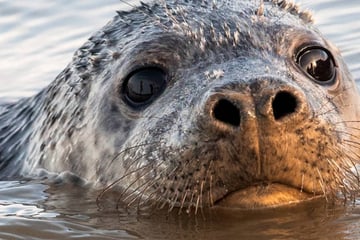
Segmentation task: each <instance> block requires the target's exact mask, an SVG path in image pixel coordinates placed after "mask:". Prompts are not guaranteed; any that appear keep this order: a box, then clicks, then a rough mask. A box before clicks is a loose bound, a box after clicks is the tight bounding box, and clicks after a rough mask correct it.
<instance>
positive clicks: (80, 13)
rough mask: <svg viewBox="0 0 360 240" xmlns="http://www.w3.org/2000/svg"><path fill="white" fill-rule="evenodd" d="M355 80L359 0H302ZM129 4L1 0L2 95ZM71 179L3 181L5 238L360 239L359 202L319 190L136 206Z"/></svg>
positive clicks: (28, 85)
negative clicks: (226, 204) (273, 201)
mask: <svg viewBox="0 0 360 240" xmlns="http://www.w3.org/2000/svg"><path fill="white" fill-rule="evenodd" d="M302 3H303V4H302V5H303V6H305V7H307V8H310V9H313V10H314V11H315V13H316V15H315V16H316V19H317V22H316V23H317V25H318V26H319V27H320V29H321V30H322V31H323V33H324V34H325V35H326V36H327V37H328V38H330V39H331V40H332V41H333V42H334V43H335V44H336V45H337V46H338V47H339V48H340V49H341V50H342V52H343V55H344V56H345V59H346V61H347V63H348V64H349V67H350V69H351V71H352V73H353V75H354V76H355V78H356V79H357V80H360V61H359V60H360V14H359V13H360V4H359V2H358V1H356V0H346V1H343V0H320V1H319V0H318V1H310V0H308V1H305V0H304V1H302ZM123 7H125V6H124V4H121V3H120V2H119V1H118V0H102V1H96V0H87V1H71V0H61V1H60V0H52V1H48V0H32V1H25V0H12V1H9V0H0V99H3V100H4V99H6V100H16V99H18V98H20V97H23V96H30V95H33V94H34V93H36V92H38V91H39V90H40V89H41V88H42V87H44V86H45V85H46V84H48V83H49V82H50V81H52V80H53V79H54V78H55V77H56V75H57V74H58V73H60V72H61V70H62V69H63V68H64V67H65V66H66V64H67V63H68V62H69V61H70V59H71V55H72V53H73V52H74V51H75V49H76V48H78V47H79V46H80V45H81V44H82V43H83V42H84V41H85V40H86V38H87V37H89V36H90V34H91V33H92V32H94V31H96V30H97V29H99V28H100V27H101V26H102V25H104V24H105V23H106V22H107V21H108V20H109V19H110V18H111V17H112V16H113V15H114V14H115V13H114V12H115V10H117V9H120V8H123ZM97 194H98V193H97V192H94V191H92V190H89V189H86V188H81V187H76V186H72V185H59V186H54V185H51V186H49V185H46V184H45V183H42V182H36V181H30V182H16V181H7V182H5V181H3V182H0V238H1V239H75V238H76V239H360V206H359V203H358V202H355V204H353V205H352V204H350V205H348V206H347V207H341V206H337V207H333V206H329V205H327V204H325V203H324V202H322V201H321V200H319V201H318V202H312V203H304V204H301V205H296V206H292V207H286V208H280V209H270V210H262V211H235V210H225V209H214V210H213V211H211V212H205V213H203V214H198V215H197V216H193V215H190V216H189V215H187V214H184V213H183V214H181V215H177V214H175V213H174V214H170V215H169V214H167V212H159V213H157V214H156V215H155V214H150V215H148V216H139V215H137V214H136V213H133V212H127V211H126V210H124V209H120V210H119V211H116V210H115V207H114V206H106V207H104V208H102V207H101V206H98V205H97V204H96V202H95V199H96V197H97Z"/></svg>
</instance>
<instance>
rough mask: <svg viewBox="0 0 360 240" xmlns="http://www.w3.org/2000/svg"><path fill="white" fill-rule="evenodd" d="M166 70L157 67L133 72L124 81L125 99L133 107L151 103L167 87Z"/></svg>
mask: <svg viewBox="0 0 360 240" xmlns="http://www.w3.org/2000/svg"><path fill="white" fill-rule="evenodd" d="M166 84H167V81H166V74H165V72H164V71H163V70H162V69H160V68H157V67H147V68H141V69H138V70H136V71H134V72H132V73H131V74H130V75H129V76H128V77H127V79H126V81H125V82H124V86H123V92H124V96H125V100H126V101H127V102H128V103H129V104H130V105H132V106H133V107H140V106H144V105H146V104H149V103H151V102H152V101H153V100H154V99H155V98H156V97H158V96H159V95H160V94H161V93H162V92H163V91H164V89H165V87H166Z"/></svg>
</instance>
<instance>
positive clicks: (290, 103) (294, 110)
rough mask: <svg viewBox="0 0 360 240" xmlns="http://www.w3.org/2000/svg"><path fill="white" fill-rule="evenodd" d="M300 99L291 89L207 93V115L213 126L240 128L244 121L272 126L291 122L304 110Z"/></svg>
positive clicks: (299, 117)
mask: <svg viewBox="0 0 360 240" xmlns="http://www.w3.org/2000/svg"><path fill="white" fill-rule="evenodd" d="M301 99H302V94H301V93H297V91H296V90H294V89H292V88H279V89H261V90H260V91H257V92H255V93H254V92H245V93H239V92H234V91H229V92H221V93H215V94H213V95H212V96H210V98H209V101H208V102H207V107H208V109H209V108H210V109H209V110H210V111H208V113H207V114H209V113H210V114H211V119H212V120H211V121H213V122H215V124H216V125H217V126H228V127H230V128H233V127H235V128H237V127H241V126H242V125H243V124H246V122H247V121H256V122H258V123H259V124H260V123H261V124H270V125H272V124H276V123H277V124H279V123H285V122H289V121H288V120H289V119H291V121H290V122H293V123H295V122H297V121H301V119H303V116H305V115H306V114H305V115H304V114H302V113H306V112H307V109H306V107H305V108H304V105H305V104H302V102H303V101H302V100H301ZM209 106H210V107H209ZM219 124H220V125H219Z"/></svg>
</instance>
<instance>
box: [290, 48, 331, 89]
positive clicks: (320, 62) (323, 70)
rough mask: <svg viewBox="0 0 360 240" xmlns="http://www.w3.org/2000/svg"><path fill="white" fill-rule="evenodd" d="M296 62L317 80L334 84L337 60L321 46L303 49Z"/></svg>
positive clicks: (320, 82) (321, 82)
mask: <svg viewBox="0 0 360 240" xmlns="http://www.w3.org/2000/svg"><path fill="white" fill-rule="evenodd" d="M296 63H297V64H298V65H299V66H300V68H301V69H302V70H303V71H304V72H305V73H307V74H308V75H309V76H310V77H311V78H312V79H313V80H315V82H317V83H319V84H323V85H325V84H332V83H334V80H335V76H336V74H335V73H336V69H335V62H334V59H333V57H332V55H331V54H330V53H329V52H328V51H327V50H325V49H323V48H321V47H309V48H305V49H303V50H301V51H300V52H299V54H298V55H297V57H296Z"/></svg>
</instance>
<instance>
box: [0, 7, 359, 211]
mask: <svg viewBox="0 0 360 240" xmlns="http://www.w3.org/2000/svg"><path fill="white" fill-rule="evenodd" d="M358 103H359V96H358V92H357V90H356V86H355V83H354V80H353V79H352V77H351V74H350V73H349V71H348V69H347V67H346V65H345V63H344V61H343V59H342V57H341V55H340V53H339V51H338V50H337V49H336V48H335V47H334V46H333V45H331V44H330V43H329V42H328V41H327V40H325V39H324V38H323V37H322V35H321V34H320V33H319V31H318V30H317V29H316V28H315V27H314V26H313V23H312V17H311V14H310V13H308V12H307V11H302V10H300V8H299V7H298V6H297V5H295V4H293V3H291V2H288V1H280V0H279V1H278V0H267V1H253V0H244V1H231V0H219V1H216V3H210V2H208V1H183V0H169V1H166V2H165V1H162V2H161V3H155V2H151V3H148V4H144V3H142V4H141V5H140V6H137V7H134V8H132V9H131V10H129V11H119V12H118V14H117V15H116V16H115V17H114V19H113V20H112V21H110V22H109V23H108V24H107V25H106V26H105V27H103V28H102V29H101V30H100V31H98V32H96V33H95V34H94V35H93V36H92V37H91V38H89V40H88V41H87V42H86V43H85V44H84V45H83V46H82V47H81V48H80V49H79V50H77V51H76V52H75V54H74V57H73V59H72V62H71V63H70V64H69V65H68V66H67V67H66V68H65V70H64V71H63V72H61V73H60V74H59V75H58V77H57V78H56V79H55V80H54V81H53V82H52V83H51V84H50V85H49V86H48V87H46V88H45V89H44V90H42V91H41V92H40V93H38V94H37V95H36V96H34V97H31V98H27V99H22V100H20V101H19V102H17V103H11V104H5V105H3V110H2V112H1V115H0V153H1V154H0V157H1V159H0V163H1V165H0V169H1V177H2V178H3V179H14V178H19V177H29V176H30V177H34V176H36V172H37V169H40V168H44V169H46V170H48V171H52V172H64V171H68V172H71V173H73V174H76V175H77V176H79V177H81V178H84V179H86V180H88V181H90V182H93V183H94V185H95V186H98V187H99V188H103V189H104V191H103V193H102V194H101V195H100V196H99V197H100V198H101V197H104V196H105V193H106V192H107V191H109V190H116V191H119V200H120V201H121V202H124V203H127V204H128V205H132V204H133V205H135V206H138V207H139V206H140V207H141V206H149V205H152V204H156V205H157V206H168V207H169V209H173V208H174V207H176V208H179V209H180V210H181V209H185V208H186V209H187V210H189V211H190V210H192V209H194V210H195V212H196V211H197V210H198V209H199V208H203V207H209V206H214V205H219V206H224V207H233V208H245V209H252V208H263V207H275V206H279V205H285V204H289V203H292V202H301V201H305V200H308V199H312V198H314V197H325V198H326V199H327V200H330V199H337V198H339V197H340V196H344V197H345V198H349V197H354V196H356V191H357V190H358V188H359V178H358V173H357V170H356V165H357V163H358V161H359V160H358V158H359V155H360V146H359V134H360V123H359V121H358V119H360V118H359V113H360V111H359V104H358ZM341 194H342V195H341Z"/></svg>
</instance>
